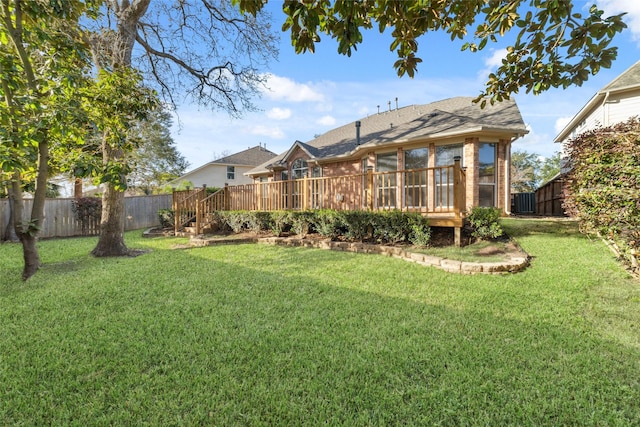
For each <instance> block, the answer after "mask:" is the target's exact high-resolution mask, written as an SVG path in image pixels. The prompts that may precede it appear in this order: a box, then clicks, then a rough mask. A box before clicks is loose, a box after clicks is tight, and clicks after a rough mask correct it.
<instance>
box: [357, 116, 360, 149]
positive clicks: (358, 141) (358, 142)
mask: <svg viewBox="0 0 640 427" xmlns="http://www.w3.org/2000/svg"><path fill="white" fill-rule="evenodd" d="M360 124H361V123H360V120H358V121H357V122H356V147H357V146H358V145H360Z"/></svg>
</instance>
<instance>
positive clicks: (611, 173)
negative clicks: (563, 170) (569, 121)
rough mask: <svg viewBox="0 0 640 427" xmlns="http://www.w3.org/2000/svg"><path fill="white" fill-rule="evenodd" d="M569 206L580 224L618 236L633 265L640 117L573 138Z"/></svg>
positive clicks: (638, 241)
mask: <svg viewBox="0 0 640 427" xmlns="http://www.w3.org/2000/svg"><path fill="white" fill-rule="evenodd" d="M567 154H568V156H569V159H570V160H571V166H572V169H571V171H570V172H569V176H568V182H569V183H570V184H569V187H568V188H565V205H564V207H565V209H566V210H567V213H569V214H570V215H574V216H576V217H577V219H578V220H579V223H580V230H581V231H583V232H586V233H594V234H600V235H601V236H603V237H606V238H608V239H609V240H611V241H613V242H615V244H616V246H618V247H619V248H620V255H621V257H622V258H624V259H626V261H627V262H628V263H630V264H631V265H633V264H634V261H633V254H634V252H637V251H638V250H640V232H639V231H638V230H640V197H638V194H640V120H639V119H638V118H632V119H629V120H628V121H626V122H624V123H619V124H617V125H615V126H612V127H608V128H599V129H596V130H593V131H589V132H585V133H582V134H580V135H578V136H577V137H575V138H573V139H571V140H570V141H569V143H568V146H567Z"/></svg>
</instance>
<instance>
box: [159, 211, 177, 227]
mask: <svg viewBox="0 0 640 427" xmlns="http://www.w3.org/2000/svg"><path fill="white" fill-rule="evenodd" d="M175 217H176V213H175V212H174V211H173V210H172V209H159V210H158V220H159V221H160V226H161V227H162V228H173V226H174V224H175Z"/></svg>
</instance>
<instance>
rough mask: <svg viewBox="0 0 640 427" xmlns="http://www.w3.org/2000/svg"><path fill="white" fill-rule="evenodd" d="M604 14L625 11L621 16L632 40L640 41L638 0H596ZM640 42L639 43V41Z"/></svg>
mask: <svg viewBox="0 0 640 427" xmlns="http://www.w3.org/2000/svg"><path fill="white" fill-rule="evenodd" d="M598 7H600V8H601V9H602V10H603V11H604V13H605V15H606V16H609V15H616V14H618V13H622V12H626V13H627V15H626V16H625V17H624V18H623V19H624V21H625V23H626V24H627V25H628V28H627V30H629V31H631V36H632V38H633V40H635V41H637V42H640V2H639V1H637V0H598ZM639 44H640V43H639Z"/></svg>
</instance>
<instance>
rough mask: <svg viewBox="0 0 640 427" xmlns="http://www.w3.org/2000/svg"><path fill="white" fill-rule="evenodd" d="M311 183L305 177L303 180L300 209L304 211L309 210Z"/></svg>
mask: <svg viewBox="0 0 640 427" xmlns="http://www.w3.org/2000/svg"><path fill="white" fill-rule="evenodd" d="M308 185H309V181H308V179H307V177H306V176H305V177H304V178H302V206H300V208H301V209H302V210H303V211H304V210H307V209H308V208H309V188H308Z"/></svg>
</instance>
